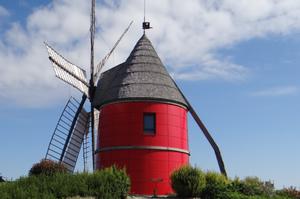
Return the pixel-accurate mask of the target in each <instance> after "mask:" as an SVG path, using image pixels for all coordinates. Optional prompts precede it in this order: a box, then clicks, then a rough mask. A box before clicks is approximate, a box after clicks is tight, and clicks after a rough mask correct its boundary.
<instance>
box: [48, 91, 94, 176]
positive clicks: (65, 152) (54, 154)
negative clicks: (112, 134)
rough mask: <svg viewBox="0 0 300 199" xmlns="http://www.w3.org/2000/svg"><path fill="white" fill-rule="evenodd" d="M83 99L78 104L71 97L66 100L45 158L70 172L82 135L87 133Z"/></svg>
mask: <svg viewBox="0 0 300 199" xmlns="http://www.w3.org/2000/svg"><path fill="white" fill-rule="evenodd" d="M85 99H86V97H83V99H82V101H81V102H80V103H79V102H78V101H77V100H76V99H75V98H73V97H71V98H70V99H69V100H68V102H67V104H66V106H65V108H64V110H63V112H62V114H61V116H60V118H59V121H58V123H57V125H56V127H55V130H54V133H53V135H52V138H51V140H50V143H49V146H48V150H47V153H46V157H45V158H46V159H50V160H55V161H58V162H61V163H63V164H64V165H65V166H66V167H67V169H68V170H69V171H70V172H73V171H74V168H75V166H76V162H77V158H78V155H79V152H80V148H81V145H82V144H83V138H84V135H85V134H86V133H87V131H88V124H89V119H88V117H89V114H88V113H87V112H86V111H85V110H84V109H83V104H84V102H85Z"/></svg>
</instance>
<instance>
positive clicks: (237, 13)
mask: <svg viewBox="0 0 300 199" xmlns="http://www.w3.org/2000/svg"><path fill="white" fill-rule="evenodd" d="M89 6H90V5H89V4H88V3H87V2H86V1H84V0H75V1H72V3H71V2H70V1H67V0H55V1H33V0H31V1H24V0H19V1H5V0H0V91H1V92H0V121H1V122H0V133H1V137H2V139H1V145H0V147H1V150H0V158H1V164H0V173H2V175H4V176H6V177H8V178H17V177H19V176H21V175H26V174H27V172H28V170H29V168H30V167H31V165H32V164H33V163H35V162H37V161H39V160H40V159H41V158H43V157H44V155H45V152H46V149H47V145H48V142H49V139H50V137H51V134H52V132H53V129H54V127H55V124H56V122H57V119H58V116H59V114H60V112H61V111H62V109H63V106H64V104H65V103H66V101H67V99H68V98H69V97H70V96H71V95H75V96H78V92H77V91H75V90H74V89H72V88H69V87H68V86H66V85H65V84H64V83H62V82H60V81H59V80H57V79H56V78H55V77H54V74H53V71H52V69H51V64H50V63H49V61H48V59H47V54H46V50H45V47H44V46H43V41H48V42H49V43H50V44H51V45H53V46H54V48H55V49H57V50H59V51H60V52H62V54H64V55H65V56H66V57H67V58H69V59H70V60H72V61H73V62H74V63H76V64H78V65H82V66H83V67H84V66H88V63H89V50H88V49H89V43H88V38H89V33H88V28H89ZM178 7H180V8H181V9H178ZM299 9H300V2H298V1H297V0H286V1H284V2H283V1H282V2H278V1H276V0H260V1H255V2H254V1H246V0H245V1H244V0H241V1H233V0H222V1H196V0H190V1H188V2H184V3H183V1H179V0H172V1H171V0H165V1H153V2H152V1H151V2H150V1H149V2H148V3H147V18H148V19H149V20H150V21H151V24H152V26H153V27H154V28H153V29H151V30H150V31H148V33H147V35H148V37H149V38H150V40H151V41H152V42H153V45H154V47H155V48H156V50H157V52H158V54H159V56H160V57H161V59H162V61H163V62H164V63H165V65H166V66H167V68H168V70H169V71H170V73H171V74H172V75H173V76H174V77H175V79H176V81H177V82H178V84H179V86H180V87H181V88H182V90H183V91H184V93H185V95H186V96H187V97H188V99H189V100H190V102H191V103H192V104H193V106H194V108H195V109H196V110H197V112H198V114H199V115H200V117H201V118H202V120H203V121H204V123H205V124H206V126H207V128H208V129H209V130H210V132H211V134H212V135H213V137H214V138H215V140H216V141H217V143H218V144H219V146H220V148H221V151H222V154H223V158H224V161H225V165H226V167H227V172H228V174H229V175H230V176H231V177H235V176H240V177H245V176H253V175H255V176H259V177H260V178H262V179H263V180H273V181H274V182H275V185H276V186H277V187H279V188H280V187H283V186H289V185H294V186H296V187H300V180H299V176H300V169H299V168H300V159H299V158H298V156H299V155H298V154H299V152H300V145H299V144H298V142H299V140H300V134H299V133H300V123H299V118H300V104H299V99H300V80H299V75H300V68H299V63H300V61H299V55H300V39H299V38H300V37H299V36H300V12H299ZM142 11H143V5H142V1H137V0H123V1H105V0H104V1H97V26H98V32H97V36H96V62H97V60H100V59H101V58H102V57H103V56H104V55H105V53H107V52H108V50H109V48H110V47H111V46H112V45H113V43H114V42H115V41H116V40H117V38H118V36H119V35H120V34H121V33H122V31H123V30H124V28H125V27H126V26H127V25H128V24H129V22H130V21H131V20H132V19H133V20H134V24H133V27H132V28H131V29H130V30H129V32H128V33H127V35H126V36H125V37H124V39H123V40H122V42H121V43H120V45H119V47H118V48H117V50H116V51H115V52H114V54H113V55H112V57H111V59H110V61H109V62H108V64H107V66H106V67H107V68H110V67H113V66H114V65H116V64H118V63H120V62H121V61H123V60H124V59H125V58H126V57H127V56H128V55H129V52H130V50H131V49H132V48H133V46H134V44H135V43H136V41H137V40H138V38H139V37H140V36H141V34H142V30H141V28H140V26H141V21H142V18H143V13H142ZM85 68H86V69H87V70H88V67H85ZM189 140H190V150H191V154H192V156H191V163H192V164H193V165H197V166H199V167H201V168H203V169H204V170H218V166H217V162H216V160H215V157H214V153H213V151H212V149H211V148H210V146H209V144H208V142H207V141H206V140H205V138H204V136H203V135H202V133H201V131H200V130H199V129H198V128H197V126H196V125H195V123H194V121H193V120H192V118H191V117H190V118H189ZM79 169H80V167H79Z"/></svg>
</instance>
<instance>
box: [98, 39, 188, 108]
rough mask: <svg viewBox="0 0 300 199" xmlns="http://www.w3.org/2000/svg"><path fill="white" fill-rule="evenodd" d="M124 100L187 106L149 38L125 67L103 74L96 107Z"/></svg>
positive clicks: (123, 64) (132, 55)
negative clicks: (153, 101) (162, 102)
mask: <svg viewBox="0 0 300 199" xmlns="http://www.w3.org/2000/svg"><path fill="white" fill-rule="evenodd" d="M124 100H126V101H130V100H135V101H136V100H155V101H157V100H158V101H164V102H171V103H177V104H181V105H184V106H187V104H186V102H185V100H184V99H183V97H182V95H181V94H180V92H179V91H178V89H177V87H176V86H175V84H174V82H173V81H172V79H171V77H170V75H169V73H168V71H167V70H166V68H165V67H164V65H163V64H162V62H161V60H160V58H159V57H158V55H157V53H156V52H155V49H154V48H153V46H152V44H151V42H150V40H149V39H148V38H147V36H146V35H145V34H144V35H143V36H142V37H141V38H140V39H139V41H138V42H137V44H136V45H135V47H134V49H133V50H132V52H131V53H130V55H129V57H128V58H127V60H126V61H125V62H124V63H122V64H120V65H118V66H116V67H114V68H112V69H110V70H107V71H106V72H104V73H102V75H101V77H100V79H99V81H98V84H97V88H96V92H95V97H94V100H93V104H94V106H95V107H100V106H102V105H104V104H106V103H110V102H115V101H124Z"/></svg>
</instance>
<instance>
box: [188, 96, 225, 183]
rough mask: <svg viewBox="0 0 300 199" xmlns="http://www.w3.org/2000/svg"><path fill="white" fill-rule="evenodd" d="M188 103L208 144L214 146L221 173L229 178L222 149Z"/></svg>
mask: <svg viewBox="0 0 300 199" xmlns="http://www.w3.org/2000/svg"><path fill="white" fill-rule="evenodd" d="M184 98H185V97H184ZM185 100H186V99H185ZM186 102H187V103H188V106H189V111H190V113H191V115H192V116H193V118H194V120H195V121H196V123H197V124H198V126H199V128H200V129H201V130H202V132H203V134H204V135H205V137H206V139H207V140H208V142H209V143H210V145H211V146H212V148H213V149H214V151H215V155H216V158H217V161H218V164H219V168H220V172H221V173H222V174H223V175H224V176H226V177H227V173H226V170H225V165H224V162H223V158H222V155H221V152H220V149H219V147H218V145H217V144H216V142H215V141H214V139H213V138H212V136H211V135H210V133H209V132H208V130H207V128H206V127H205V125H204V124H203V122H202V121H201V119H200V118H199V116H198V115H197V113H196V112H195V110H194V108H193V107H192V106H191V105H190V103H189V102H188V101H187V100H186Z"/></svg>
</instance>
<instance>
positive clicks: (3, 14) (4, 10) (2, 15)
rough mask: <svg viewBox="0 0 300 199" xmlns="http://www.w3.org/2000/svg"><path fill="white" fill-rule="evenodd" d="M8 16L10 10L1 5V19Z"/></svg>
mask: <svg viewBox="0 0 300 199" xmlns="http://www.w3.org/2000/svg"><path fill="white" fill-rule="evenodd" d="M6 16H9V12H8V10H7V9H5V8H4V7H3V6H1V5H0V17H6Z"/></svg>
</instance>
